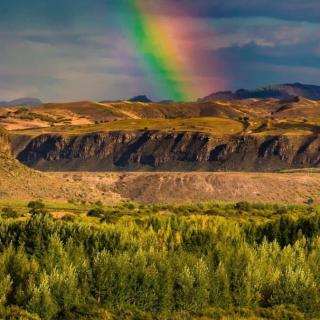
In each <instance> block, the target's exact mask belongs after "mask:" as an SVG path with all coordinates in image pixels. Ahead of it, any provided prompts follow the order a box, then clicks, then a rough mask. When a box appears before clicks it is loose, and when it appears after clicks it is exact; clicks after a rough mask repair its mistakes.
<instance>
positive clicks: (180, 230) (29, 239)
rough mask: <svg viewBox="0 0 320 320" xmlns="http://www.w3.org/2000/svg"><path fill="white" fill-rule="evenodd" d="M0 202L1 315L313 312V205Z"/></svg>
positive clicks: (316, 216) (284, 315) (296, 315)
mask: <svg viewBox="0 0 320 320" xmlns="http://www.w3.org/2000/svg"><path fill="white" fill-rule="evenodd" d="M0 207H1V212H2V213H1V220H0V270H1V272H0V304H1V307H0V313H1V317H2V318H4V319H177V320H178V319H316V318H318V317H319V316H320V304H319V302H320V301H319V290H320V277H319V274H320V273H319V271H320V270H319V266H320V264H319V261H320V254H319V252H320V250H319V249H320V237H319V235H320V208H319V207H318V206H315V205H313V203H312V201H311V200H310V201H309V204H308V205H300V206H289V205H286V206H284V205H278V204H261V203H260V204H255V203H248V202H238V203H225V202H216V203H198V204H193V205H191V204H190V205H167V204H153V205H152V204H149V205H146V204H139V203H133V202H127V201H123V202H122V203H119V204H114V205H113V204H103V203H101V202H99V201H98V202H96V203H89V202H84V201H82V202H75V201H73V200H70V201H69V202H68V203H54V202H46V203H42V202H38V201H33V202H30V203H28V202H25V201H12V200H11V201H4V200H3V201H1V203H0ZM61 212H64V214H61ZM57 213H59V214H57Z"/></svg>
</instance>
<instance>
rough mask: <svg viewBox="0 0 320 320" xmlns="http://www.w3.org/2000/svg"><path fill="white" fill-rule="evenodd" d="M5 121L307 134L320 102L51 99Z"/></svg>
mask: <svg viewBox="0 0 320 320" xmlns="http://www.w3.org/2000/svg"><path fill="white" fill-rule="evenodd" d="M218 119H219V120H218ZM0 124H2V125H3V126H4V127H6V128H7V129H8V130H11V131H17V132H20V133H25V134H38V133H42V132H66V133H74V134H76V133H84V132H94V131H119V130H144V129H150V130H164V131H168V130H177V131H178V130H179V131H193V132H194V131H199V132H206V133H213V134H221V135H223V134H237V133H240V132H242V133H248V134H259V135H263V134H267V135H277V134H293V135H294V134H296V135H306V134H313V133H318V132H319V131H320V129H319V125H320V102H319V101H311V100H307V99H304V98H292V99H290V100H284V101H283V100H276V99H268V100H258V99H250V100H240V101H237V100H231V101H221V102H219V101H217V102H207V103H197V102H194V103H163V104H161V103H141V102H127V101H122V102H103V103H99V102H92V101H80V102H71V103H49V104H45V105H42V106H40V107H35V108H32V109H26V108H11V109H6V111H5V112H4V111H3V110H2V113H1V115H0ZM242 128H244V129H245V130H244V131H243V130H242ZM36 129H37V130H36Z"/></svg>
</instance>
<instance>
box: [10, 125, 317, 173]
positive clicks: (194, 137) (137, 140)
mask: <svg viewBox="0 0 320 320" xmlns="http://www.w3.org/2000/svg"><path fill="white" fill-rule="evenodd" d="M11 140H12V149H13V153H14V154H15V156H16V157H17V159H18V160H20V161H21V162H23V163H24V164H27V165H28V166H30V167H32V168H36V169H39V170H44V171H70V170H71V171H72V170H75V171H230V170H232V171H276V170H281V169H293V168H302V167H317V166H319V163H320V139H319V136H318V135H316V134H313V135H301V136H290V135H279V136H259V135H237V136H221V137H217V136H211V135H208V134H205V133H196V132H159V131H135V132H105V133H90V134H82V135H60V134H44V135H40V136H36V137H23V136H15V137H13V138H12V139H11ZM22 142H23V143H22Z"/></svg>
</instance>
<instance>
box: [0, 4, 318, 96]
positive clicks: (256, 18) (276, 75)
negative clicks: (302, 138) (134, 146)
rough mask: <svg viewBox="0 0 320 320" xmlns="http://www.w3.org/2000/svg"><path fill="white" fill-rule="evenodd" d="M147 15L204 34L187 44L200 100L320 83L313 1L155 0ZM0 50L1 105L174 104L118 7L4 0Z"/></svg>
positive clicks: (1, 13) (314, 5) (316, 18)
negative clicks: (196, 60)
mask: <svg viewBox="0 0 320 320" xmlns="http://www.w3.org/2000/svg"><path fill="white" fill-rule="evenodd" d="M119 1H129V0H119ZM142 1H144V0H142ZM145 1H148V0H145ZM149 3H151V2H149ZM148 8H149V10H150V15H155V16H156V15H159V16H168V17H170V19H179V20H181V21H184V23H188V25H189V26H191V28H192V27H193V26H194V28H196V29H197V34H198V35H200V36H198V37H197V39H193V38H190V39H189V40H190V41H192V42H194V45H195V46H196V48H197V50H198V51H199V52H200V53H201V56H202V57H204V58H203V63H202V65H200V66H199V68H198V69H197V70H196V71H195V72H196V73H197V74H196V76H197V77H198V78H199V79H200V78H203V79H208V82H209V83H208V86H206V88H203V90H201V88H198V89H199V90H198V91H200V92H201V94H202V95H206V94H209V93H210V92H208V88H210V90H211V91H216V90H225V89H237V88H253V87H256V86H262V85H265V84H270V83H282V82H297V81H299V82H304V83H314V84H320V81H319V79H320V1H318V0H309V1H308V0H306V1H297V0H287V1H283V0H278V1H275V0H228V1H226V0H224V1H222V0H198V1H192V0H157V1H155V2H152V4H151V5H149V7H148ZM0 43H1V46H0V100H4V99H7V100H9V99H14V98H17V97H22V96H33V97H39V98H41V99H42V100H44V101H71V100H82V99H94V100H103V99H122V98H128V97H131V96H134V95H138V94H147V95H149V96H150V97H152V98H153V99H170V97H167V96H163V94H162V93H161V92H159V91H157V87H156V86H155V85H154V84H153V83H152V81H150V78H149V77H148V76H147V70H145V68H144V66H143V65H141V63H140V61H141V57H139V53H138V52H136V51H135V50H134V49H133V48H132V47H131V46H130V44H129V43H128V41H127V38H126V34H125V32H124V30H123V29H122V28H121V12H119V6H117V5H116V2H115V1H111V0H77V1H74V0H72V1H71V0H41V1H40V0H32V1H26V0H11V1H9V0H0ZM217 60H218V61H219V63H220V64H221V67H218V68H217V66H216V61H217ZM213 62H214V63H213ZM222 66H223V67H222ZM219 78H221V79H227V81H221V82H219V81H218V80H219ZM210 79H215V81H212V89H211V82H210V81H211V80H210ZM199 83H202V82H200V81H199ZM195 98H196V97H195Z"/></svg>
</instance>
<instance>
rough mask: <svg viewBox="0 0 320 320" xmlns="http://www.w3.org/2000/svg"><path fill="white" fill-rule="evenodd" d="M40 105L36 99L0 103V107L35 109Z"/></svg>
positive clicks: (40, 102) (39, 101)
mask: <svg viewBox="0 0 320 320" xmlns="http://www.w3.org/2000/svg"><path fill="white" fill-rule="evenodd" d="M41 104H42V101H41V100H40V99H37V98H20V99H16V100H12V101H0V107H14V106H20V107H35V106H39V105H41Z"/></svg>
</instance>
